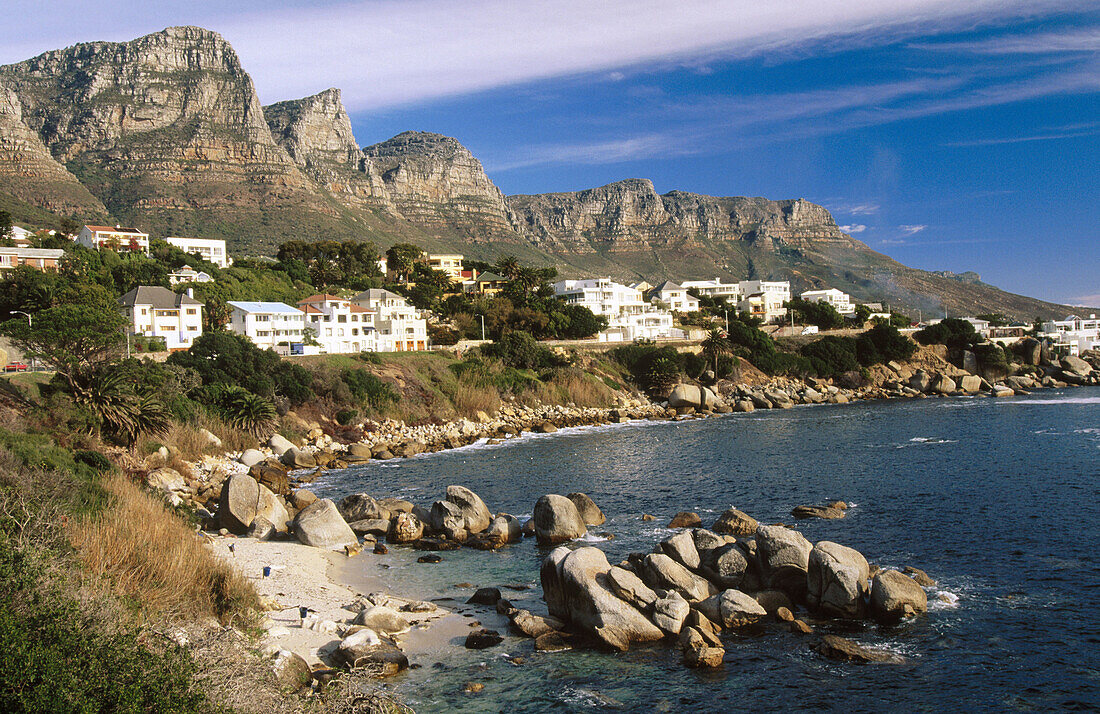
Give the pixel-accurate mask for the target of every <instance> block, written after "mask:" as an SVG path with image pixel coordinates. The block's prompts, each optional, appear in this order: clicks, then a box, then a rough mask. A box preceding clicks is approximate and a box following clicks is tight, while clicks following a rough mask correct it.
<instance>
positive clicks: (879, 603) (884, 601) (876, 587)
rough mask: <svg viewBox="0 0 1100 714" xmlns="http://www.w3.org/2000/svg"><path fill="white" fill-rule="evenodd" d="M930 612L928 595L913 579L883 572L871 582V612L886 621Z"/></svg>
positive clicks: (891, 572)
mask: <svg viewBox="0 0 1100 714" xmlns="http://www.w3.org/2000/svg"><path fill="white" fill-rule="evenodd" d="M927 610H928V594H927V593H925V592H924V589H923V588H922V587H921V586H920V585H918V584H917V583H916V582H915V581H914V580H913V579H912V578H910V577H908V576H906V575H903V574H902V573H899V572H898V571H896V570H883V571H880V572H878V573H876V574H875V577H874V580H872V581H871V611H872V613H874V615H875V616H876V617H877V618H879V619H881V620H885V621H894V620H900V619H901V618H903V617H911V616H913V615H919V614H920V613H923V612H926V611H927Z"/></svg>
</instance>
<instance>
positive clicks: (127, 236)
mask: <svg viewBox="0 0 1100 714" xmlns="http://www.w3.org/2000/svg"><path fill="white" fill-rule="evenodd" d="M76 242H77V243H79V244H80V245H82V246H84V247H85V248H90V249H91V250H100V249H102V248H111V249H112V250H117V251H118V252H120V253H126V252H129V251H130V250H131V246H135V247H136V248H137V250H138V251H141V252H142V253H148V252H149V234H148V233H142V232H141V231H138V230H136V229H133V228H122V227H119V226H116V227H115V228H111V227H110V226H84V227H83V228H81V229H80V234H79V235H77V237H76ZM112 246H117V247H114V248H113V247H112Z"/></svg>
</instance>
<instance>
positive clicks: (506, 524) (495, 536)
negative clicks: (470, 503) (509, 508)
mask: <svg viewBox="0 0 1100 714" xmlns="http://www.w3.org/2000/svg"><path fill="white" fill-rule="evenodd" d="M485 535H486V537H488V538H489V540H491V541H492V542H493V543H496V544H498V545H504V544H506V543H518V542H520V541H521V540H523V529H522V526H520V523H519V520H517V519H516V517H515V516H511V515H508V514H507V513H500V514H497V515H496V516H494V517H493V520H492V522H490V523H489V528H488V529H486V531H485Z"/></svg>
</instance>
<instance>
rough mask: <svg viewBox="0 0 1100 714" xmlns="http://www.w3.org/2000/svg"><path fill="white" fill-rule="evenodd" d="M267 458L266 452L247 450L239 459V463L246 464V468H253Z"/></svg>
mask: <svg viewBox="0 0 1100 714" xmlns="http://www.w3.org/2000/svg"><path fill="white" fill-rule="evenodd" d="M266 458H267V457H266V456H264V452H262V451H260V450H259V449H245V450H244V452H242V453H241V455H240V457H238V459H237V461H239V462H240V463H242V464H244V465H245V467H246V468H252V467H253V466H255V465H256V464H258V463H260V462H261V461H263V460H264V459H266Z"/></svg>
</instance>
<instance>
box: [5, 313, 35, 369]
mask: <svg viewBox="0 0 1100 714" xmlns="http://www.w3.org/2000/svg"><path fill="white" fill-rule="evenodd" d="M8 314H9V315H16V314H19V315H26V316H27V327H29V328H31V329H34V315H31V314H30V313H29V312H23V311H22V310H9V311H8ZM31 371H32V372H37V371H38V363H37V362H36V361H35V358H34V355H31Z"/></svg>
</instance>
